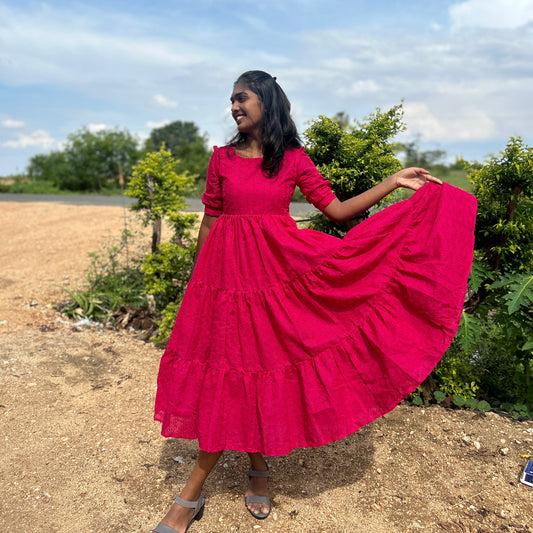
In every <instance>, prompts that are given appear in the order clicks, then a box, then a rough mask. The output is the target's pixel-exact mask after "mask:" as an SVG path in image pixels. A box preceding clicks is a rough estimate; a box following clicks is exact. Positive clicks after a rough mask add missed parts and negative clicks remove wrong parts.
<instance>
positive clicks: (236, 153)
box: [231, 146, 263, 160]
mask: <svg viewBox="0 0 533 533" xmlns="http://www.w3.org/2000/svg"><path fill="white" fill-rule="evenodd" d="M231 151H232V152H233V153H234V154H235V155H236V156H237V157H238V158H239V159H248V160H254V159H263V156H261V157H246V156H244V155H241V154H239V153H238V152H237V149H236V148H235V146H232V147H231Z"/></svg>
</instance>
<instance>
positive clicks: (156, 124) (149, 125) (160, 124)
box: [146, 119, 170, 130]
mask: <svg viewBox="0 0 533 533" xmlns="http://www.w3.org/2000/svg"><path fill="white" fill-rule="evenodd" d="M167 124H170V120H168V119H165V120H161V121H159V122H157V121H155V120H149V121H148V122H147V123H146V127H147V128H150V129H151V130H153V129H155V128H162V127H163V126H166V125H167Z"/></svg>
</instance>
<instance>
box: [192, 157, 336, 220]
mask: <svg viewBox="0 0 533 533" xmlns="http://www.w3.org/2000/svg"><path fill="white" fill-rule="evenodd" d="M261 163H262V158H255V157H254V158H245V157H241V156H239V155H238V154H237V153H236V151H235V148H234V147H229V148H226V147H223V148H217V147H215V149H214V152H213V155H212V157H211V161H210V163H209V170H208V174H207V184H206V191H205V193H204V195H203V197H202V201H203V202H204V204H205V206H206V209H205V212H206V214H208V215H213V216H219V215H222V214H226V215H288V214H289V204H290V201H291V198H292V195H293V193H294V189H295V187H296V185H298V186H299V187H300V189H301V190H302V192H303V194H304V195H305V196H306V198H307V199H308V201H310V202H311V203H312V204H313V205H315V206H316V207H317V208H318V209H321V210H323V209H324V208H325V207H326V206H327V205H328V203H330V202H331V201H332V200H333V198H335V196H334V195H333V193H332V192H331V189H330V186H329V182H328V181H326V180H325V179H324V178H323V177H322V176H321V175H320V173H319V172H318V170H317V169H316V167H315V166H314V164H313V163H312V161H311V159H310V158H309V156H307V154H305V152H304V150H303V148H302V149H299V150H296V149H289V150H287V151H286V152H285V156H284V159H283V161H282V164H281V167H280V171H279V172H278V173H277V174H276V175H275V176H272V177H271V176H268V175H267V174H266V173H265V172H263V170H262V168H261Z"/></svg>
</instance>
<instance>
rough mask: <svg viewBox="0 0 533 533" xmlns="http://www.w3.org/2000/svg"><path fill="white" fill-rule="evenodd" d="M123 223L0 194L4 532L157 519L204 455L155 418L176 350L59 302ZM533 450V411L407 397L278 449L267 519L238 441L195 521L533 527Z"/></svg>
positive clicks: (357, 528) (309, 527) (315, 528)
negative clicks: (255, 514) (305, 446)
mask: <svg viewBox="0 0 533 533" xmlns="http://www.w3.org/2000/svg"><path fill="white" fill-rule="evenodd" d="M122 226H123V210H122V209H121V208H119V207H94V206H69V205H63V204H53V203H38V204H36V203H6V202H2V201H1V196H0V289H1V291H0V364H1V365H2V372H1V374H0V417H1V418H0V420H1V426H0V431H1V439H2V450H1V456H2V461H1V462H0V476H1V479H2V484H1V487H0V529H1V530H2V531H9V532H17V533H19V532H20V533H23V532H24V533H28V532H41V533H42V532H44V533H48V532H64V533H67V532H69V533H70V532H74V531H76V532H83V533H90V532H94V533H96V532H98V533H100V532H133V531H143V532H148V531H149V530H150V528H151V527H154V526H155V525H156V524H157V522H158V521H159V519H160V517H161V516H162V515H163V514H164V512H165V510H166V508H167V506H168V505H169V504H170V502H171V500H172V498H173V496H174V495H175V494H176V493H177V492H178V491H179V490H180V487H181V486H182V484H183V481H184V479H185V478H186V476H187V473H188V472H189V469H190V467H191V465H192V463H193V461H194V457H195V454H196V445H195V443H194V442H193V443H191V442H186V441H177V440H167V439H163V438H161V437H160V435H159V425H158V424H157V423H155V422H153V421H152V403H153V398H154V392H155V378H156V373H157V365H158V362H159V358H160V355H161V351H160V350H159V349H157V348H155V347H153V346H151V345H149V344H146V343H144V342H141V341H139V340H136V338H135V336H134V335H133V334H131V333H124V332H114V331H106V330H103V329H101V328H80V327H74V326H73V325H72V323H70V324H69V323H66V321H65V319H64V318H63V317H60V316H59V315H58V314H57V313H56V312H55V311H54V310H53V308H51V305H50V304H53V303H56V302H57V301H59V300H61V299H63V298H64V296H63V292H62V290H61V289H60V288H59V286H61V285H63V286H67V287H70V288H72V287H76V286H78V285H79V284H81V283H82V281H83V272H84V269H85V268H87V266H88V265H89V258H88V256H87V253H88V252H89V251H93V250H96V249H97V248H98V247H99V245H100V244H101V243H102V242H104V241H106V240H108V239H110V238H111V237H112V236H118V235H119V233H120V231H121V229H122ZM529 454H533V423H532V422H515V421H512V420H509V419H507V418H504V417H501V416H499V415H496V414H493V413H488V414H487V415H486V416H485V415H481V414H477V413H475V412H472V411H458V410H455V411H448V410H444V409H442V408H440V407H429V408H426V409H421V408H415V407H412V406H409V405H400V406H399V407H398V408H397V409H395V410H394V411H393V412H392V413H390V414H389V415H386V416H385V417H384V418H382V419H380V420H377V421H375V422H374V423H372V424H370V425H369V426H367V427H366V428H363V429H362V430H360V431H359V432H358V433H356V434H354V435H352V436H350V437H348V438H346V439H344V440H342V441H339V442H335V443H332V444H330V445H328V446H324V447H322V448H317V449H310V450H297V451H295V452H293V453H291V454H290V455H289V456H286V457H279V458H271V459H270V461H269V463H270V468H271V470H272V473H273V478H272V482H271V490H272V496H273V512H272V515H271V516H270V517H269V518H268V519H267V520H265V521H263V522H258V521H255V520H254V519H253V518H252V517H251V516H250V515H249V514H248V513H247V512H246V510H245V508H244V503H243V494H244V491H245V487H246V482H247V479H246V471H247V465H246V461H245V458H244V457H243V456H242V454H238V453H234V452H227V453H226V454H225V455H224V457H223V459H222V460H221V462H220V463H219V465H218V466H217V468H216V470H215V472H214V473H213V475H212V476H211V477H210V478H209V480H208V482H207V484H206V488H205V496H206V499H207V506H206V512H205V515H204V518H203V519H202V520H201V521H200V522H198V523H196V524H195V525H194V526H193V527H191V529H190V530H189V531H190V533H196V532H198V533H207V532H209V533H211V532H240V533H243V532H246V533H248V532H262V531H264V532H280V533H284V532H291V533H320V532H327V533H341V532H349V533H357V532H370V531H372V532H374V533H379V532H387V533H393V532H398V533H405V532H411V531H421V530H425V531H429V532H433V531H434V532H440V531H447V532H454V533H455V532H478V533H481V532H486V533H490V532H499V531H508V532H531V531H533V492H532V490H530V489H529V488H528V487H526V486H524V485H522V484H520V483H519V482H518V477H519V474H520V472H521V469H522V468H523V465H524V464H525V462H526V458H525V457H524V456H526V455H529Z"/></svg>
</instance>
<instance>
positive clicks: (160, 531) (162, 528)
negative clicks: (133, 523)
mask: <svg viewBox="0 0 533 533" xmlns="http://www.w3.org/2000/svg"><path fill="white" fill-rule="evenodd" d="M174 503H177V504H178V505H181V506H182V507H186V508H187V509H194V514H193V515H192V518H191V519H190V520H189V523H188V524H187V527H186V528H185V531H184V532H183V533H187V531H189V528H190V527H191V524H192V523H193V522H194V521H195V520H200V518H202V516H204V508H205V499H204V497H203V496H200V497H199V498H198V499H197V500H196V501H195V502H188V501H187V500H182V499H181V498H179V497H178V498H176V499H175V500H174ZM152 531H153V533H180V532H179V531H176V530H175V529H174V528H171V527H170V526H166V525H165V524H163V523H159V524H158V525H157V527H156V528H155V529H153V530H152Z"/></svg>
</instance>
